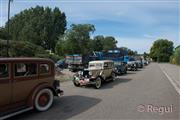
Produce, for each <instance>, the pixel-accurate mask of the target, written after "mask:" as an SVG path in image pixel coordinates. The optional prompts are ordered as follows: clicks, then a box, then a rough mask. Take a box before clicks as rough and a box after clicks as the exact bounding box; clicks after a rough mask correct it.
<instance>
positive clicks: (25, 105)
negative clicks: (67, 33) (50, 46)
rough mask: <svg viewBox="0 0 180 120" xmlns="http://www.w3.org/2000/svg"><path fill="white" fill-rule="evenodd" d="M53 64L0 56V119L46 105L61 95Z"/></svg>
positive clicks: (48, 106) (51, 62) (45, 61)
mask: <svg viewBox="0 0 180 120" xmlns="http://www.w3.org/2000/svg"><path fill="white" fill-rule="evenodd" d="M54 65H55V64H54V62H53V61H51V60H49V59H43V58H0V119H6V118H8V117H11V116H14V115H17V114H20V113H22V112H25V111H28V110H31V109H36V110H37V111H46V110H48V109H49V108H50V107H51V105H52V103H53V100H54V96H60V95H62V94H63V91H62V90H60V85H59V81H57V80H55V78H54V77H55V66H54Z"/></svg>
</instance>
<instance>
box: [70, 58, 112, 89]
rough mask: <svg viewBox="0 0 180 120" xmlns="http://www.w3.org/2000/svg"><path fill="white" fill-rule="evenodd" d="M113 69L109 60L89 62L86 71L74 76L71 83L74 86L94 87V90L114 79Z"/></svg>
mask: <svg viewBox="0 0 180 120" xmlns="http://www.w3.org/2000/svg"><path fill="white" fill-rule="evenodd" d="M113 69H114V62H113V61H111V60H100V61H91V62H89V65H88V69H85V70H83V71H79V72H78V73H77V74H75V75H74V79H73V83H74V85H75V86H82V85H94V87H95V88H96V89H99V88H100V87H101V85H102V82H105V81H113V80H114V79H115V73H114V71H113Z"/></svg>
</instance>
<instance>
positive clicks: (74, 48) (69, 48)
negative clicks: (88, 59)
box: [56, 24, 95, 54]
mask: <svg viewBox="0 0 180 120" xmlns="http://www.w3.org/2000/svg"><path fill="white" fill-rule="evenodd" d="M94 31H95V27H94V25H91V24H77V25H75V24H72V25H71V28H70V29H68V30H67V31H66V33H65V34H64V36H61V37H60V38H59V42H58V43H59V44H57V46H56V52H57V51H59V50H63V51H64V54H73V53H80V54H87V53H89V51H90V48H89V42H90V34H91V33H93V32H94ZM60 43H61V44H63V45H64V46H62V45H60ZM59 53H63V52H62V51H59Z"/></svg>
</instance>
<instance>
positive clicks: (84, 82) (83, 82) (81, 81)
mask: <svg viewBox="0 0 180 120" xmlns="http://www.w3.org/2000/svg"><path fill="white" fill-rule="evenodd" d="M75 82H77V83H79V84H80V85H81V86H85V85H93V84H95V82H94V79H93V78H92V79H91V78H84V79H76V80H75Z"/></svg>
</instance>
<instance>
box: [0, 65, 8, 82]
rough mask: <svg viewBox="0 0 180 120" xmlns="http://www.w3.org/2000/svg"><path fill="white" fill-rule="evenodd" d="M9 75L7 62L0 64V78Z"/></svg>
mask: <svg viewBox="0 0 180 120" xmlns="http://www.w3.org/2000/svg"><path fill="white" fill-rule="evenodd" d="M8 77H9V65H8V64H0V79H4V78H8Z"/></svg>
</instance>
